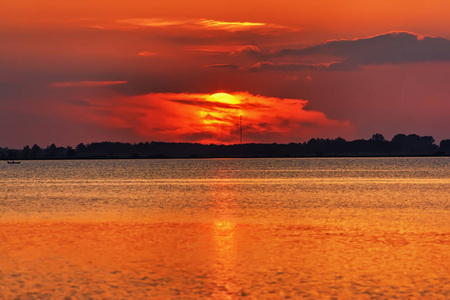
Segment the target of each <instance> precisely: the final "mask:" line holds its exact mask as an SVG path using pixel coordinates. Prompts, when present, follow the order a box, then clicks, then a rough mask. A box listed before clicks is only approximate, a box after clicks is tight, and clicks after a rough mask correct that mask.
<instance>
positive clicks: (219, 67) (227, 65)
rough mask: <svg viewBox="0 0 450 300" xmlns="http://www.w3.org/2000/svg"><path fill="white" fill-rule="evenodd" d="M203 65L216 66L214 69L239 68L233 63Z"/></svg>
mask: <svg viewBox="0 0 450 300" xmlns="http://www.w3.org/2000/svg"><path fill="white" fill-rule="evenodd" d="M205 67H207V68H216V69H232V70H237V69H239V66H238V65H233V64H211V65H205Z"/></svg>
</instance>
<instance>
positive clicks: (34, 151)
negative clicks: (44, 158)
mask: <svg viewBox="0 0 450 300" xmlns="http://www.w3.org/2000/svg"><path fill="white" fill-rule="evenodd" d="M41 152H42V149H41V147H39V146H38V145H36V144H34V145H33V147H31V157H32V158H38V157H40V156H41Z"/></svg>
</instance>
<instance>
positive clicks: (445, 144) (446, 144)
mask: <svg viewBox="0 0 450 300" xmlns="http://www.w3.org/2000/svg"><path fill="white" fill-rule="evenodd" d="M439 146H440V150H441V151H443V152H445V153H447V154H450V139H447V140H442V141H441V143H440V144H439Z"/></svg>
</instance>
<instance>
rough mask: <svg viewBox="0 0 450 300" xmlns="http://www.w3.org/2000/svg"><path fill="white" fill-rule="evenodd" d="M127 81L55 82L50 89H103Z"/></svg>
mask: <svg viewBox="0 0 450 300" xmlns="http://www.w3.org/2000/svg"><path fill="white" fill-rule="evenodd" d="M124 83H127V81H64V82H54V83H52V84H51V85H50V87H56V88H65V87H102V86H109V85H117V84H124Z"/></svg>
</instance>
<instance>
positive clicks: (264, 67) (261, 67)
mask: <svg viewBox="0 0 450 300" xmlns="http://www.w3.org/2000/svg"><path fill="white" fill-rule="evenodd" d="M329 66H330V64H308V63H278V64H275V63H272V62H259V63H256V64H254V65H253V66H251V67H250V69H248V71H249V72H262V71H285V72H286V71H287V72H291V71H302V70H327V69H328V68H329Z"/></svg>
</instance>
